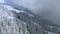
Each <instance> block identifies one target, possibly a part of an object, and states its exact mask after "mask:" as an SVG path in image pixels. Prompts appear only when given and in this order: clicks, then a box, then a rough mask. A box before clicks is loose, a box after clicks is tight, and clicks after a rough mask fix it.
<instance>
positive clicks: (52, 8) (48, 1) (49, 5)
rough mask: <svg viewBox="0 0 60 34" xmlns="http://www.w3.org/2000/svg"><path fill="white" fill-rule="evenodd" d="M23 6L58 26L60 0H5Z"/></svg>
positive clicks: (59, 22) (59, 20)
mask: <svg viewBox="0 0 60 34" xmlns="http://www.w3.org/2000/svg"><path fill="white" fill-rule="evenodd" d="M6 1H8V2H13V3H16V4H18V5H21V6H24V7H26V8H28V9H30V10H32V12H33V13H35V14H37V15H40V16H43V17H44V18H46V19H49V20H50V21H52V22H53V23H54V24H56V25H59V26H60V0H6Z"/></svg>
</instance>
